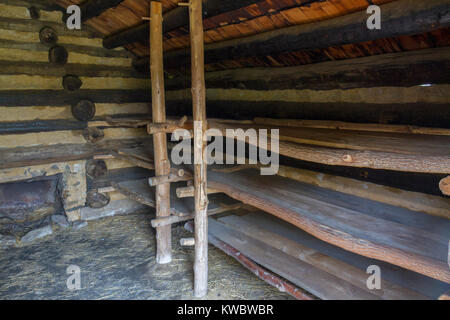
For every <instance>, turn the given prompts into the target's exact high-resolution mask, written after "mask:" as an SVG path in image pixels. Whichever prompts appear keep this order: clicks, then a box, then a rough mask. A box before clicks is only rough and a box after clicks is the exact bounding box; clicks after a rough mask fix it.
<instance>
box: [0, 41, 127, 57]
mask: <svg viewBox="0 0 450 320" xmlns="http://www.w3.org/2000/svg"><path fill="white" fill-rule="evenodd" d="M62 46H63V47H65V48H66V49H67V50H68V51H70V52H76V53H82V54H87V55H91V56H95V57H105V58H130V57H131V54H130V53H129V52H128V51H125V50H108V49H105V48H97V47H92V46H84V45H77V44H63V45H62ZM0 48H6V49H20V50H28V51H37V52H48V49H49V48H48V46H46V45H44V44H42V43H38V42H34V43H33V42H22V41H14V40H8V39H0Z"/></svg>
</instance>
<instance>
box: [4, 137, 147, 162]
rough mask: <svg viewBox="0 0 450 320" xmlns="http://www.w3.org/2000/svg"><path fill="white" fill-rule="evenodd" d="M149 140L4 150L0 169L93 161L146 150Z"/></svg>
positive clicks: (120, 140) (121, 140) (123, 140)
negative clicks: (122, 151) (96, 157)
mask: <svg viewBox="0 0 450 320" xmlns="http://www.w3.org/2000/svg"><path fill="white" fill-rule="evenodd" d="M146 143H147V144H148V143H149V139H148V138H140V139H119V140H107V141H104V142H100V143H96V144H95V145H94V144H86V143H83V144H81V143H80V144H56V145H50V146H48V145H47V146H37V147H19V148H13V149H2V150H1V152H0V169H8V168H17V167H25V166H32V165H39V164H48V163H54V162H65V161H75V160H83V159H91V158H92V157H93V156H94V155H99V154H105V153H108V152H110V151H111V150H117V149H120V148H131V149H144V150H145V149H146V148H145V144H146Z"/></svg>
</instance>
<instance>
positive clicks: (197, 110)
mask: <svg viewBox="0 0 450 320" xmlns="http://www.w3.org/2000/svg"><path fill="white" fill-rule="evenodd" d="M189 21H190V37H191V68H192V106H193V118H194V187H195V193H194V197H195V217H194V223H195V232H194V233H195V261H194V295H195V296H196V297H203V296H204V295H206V292H207V287H208V216H207V210H208V197H207V193H206V181H207V179H206V152H205V150H206V141H204V139H203V137H204V133H205V131H206V129H207V123H206V96H205V93H206V90H205V65H204V63H205V62H204V47H203V46H204V44H203V17H202V0H191V1H190V6H189Z"/></svg>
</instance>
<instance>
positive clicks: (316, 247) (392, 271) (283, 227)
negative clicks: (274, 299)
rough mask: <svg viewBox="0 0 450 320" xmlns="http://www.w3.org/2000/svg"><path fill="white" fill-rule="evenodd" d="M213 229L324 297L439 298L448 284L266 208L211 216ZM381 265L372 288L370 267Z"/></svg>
mask: <svg viewBox="0 0 450 320" xmlns="http://www.w3.org/2000/svg"><path fill="white" fill-rule="evenodd" d="M209 233H210V236H212V238H218V239H219V240H221V241H223V242H225V243H226V244H228V245H230V246H232V247H233V248H236V249H237V250H238V251H239V252H240V253H241V254H243V255H245V256H247V257H249V258H250V259H252V260H253V261H255V262H256V263H258V264H260V265H262V266H263V267H264V268H267V269H269V270H270V271H271V272H274V273H276V274H278V275H280V276H282V277H283V278H285V279H287V280H289V281H290V282H292V283H293V284H295V285H297V286H299V287H301V288H303V289H305V290H307V291H309V292H311V293H312V294H314V295H315V296H317V297H319V298H321V299H339V300H341V299H344V300H346V299H395V300H398V299H405V300H414V299H437V298H438V297H439V296H440V295H441V294H442V293H443V292H445V291H447V290H448V289H449V287H450V286H449V285H448V284H446V283H443V282H441V281H437V280H434V279H430V278H428V277H426V276H423V275H420V274H417V273H415V272H411V271H408V270H405V269H401V268H398V267H395V266H393V265H390V264H388V263H384V262H381V261H376V260H373V259H369V258H366V257H363V256H360V255H356V254H353V253H350V252H348V251H345V250H342V249H340V248H338V247H336V246H333V245H330V244H328V243H326V242H323V241H321V240H318V239H316V238H314V237H312V236H311V235H309V234H308V233H306V232H304V231H302V230H299V229H297V228H295V226H292V225H290V224H288V223H286V222H284V221H282V220H280V219H277V218H275V217H273V216H270V215H268V214H266V213H264V212H252V213H246V214H239V215H229V216H225V217H220V218H210V219H209ZM374 264H375V265H378V266H379V267H380V268H381V270H382V280H381V290H369V289H368V288H367V285H366V281H367V277H368V275H367V273H366V270H367V267H369V266H370V265H374Z"/></svg>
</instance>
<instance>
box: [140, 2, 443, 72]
mask: <svg viewBox="0 0 450 320" xmlns="http://www.w3.org/2000/svg"><path fill="white" fill-rule="evenodd" d="M448 9H449V4H448V2H447V1H445V0H431V1H421V2H418V1H415V0H399V1H394V2H391V3H388V4H384V5H382V6H381V12H382V17H383V22H382V23H383V26H382V28H381V29H380V30H369V29H368V28H367V26H366V21H367V16H368V15H367V13H366V12H365V11H364V12H356V13H353V14H349V15H346V16H342V17H337V18H334V19H331V20H325V21H320V22H317V23H311V24H306V25H298V26H292V27H287V28H283V29H278V30H274V31H269V32H265V33H261V34H257V35H254V36H250V37H245V38H239V39H233V40H228V41H224V42H219V43H213V44H209V45H206V46H205V63H206V64H208V63H214V62H218V61H222V60H235V59H240V58H245V57H254V56H267V55H272V54H277V53H282V52H290V51H301V50H313V49H320V48H328V47H332V46H339V45H344V44H351V43H358V42H363V41H371V40H376V39H383V38H389V37H395V36H402V35H412V34H418V33H422V32H428V31H432V30H436V29H439V28H445V27H448V26H450V15H449V14H448ZM142 62H144V60H142ZM137 64H139V62H138V63H137ZM188 64H189V50H188V49H180V50H175V51H171V52H168V53H167V54H166V55H165V66H166V67H167V68H176V67H180V66H186V65H188Z"/></svg>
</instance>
